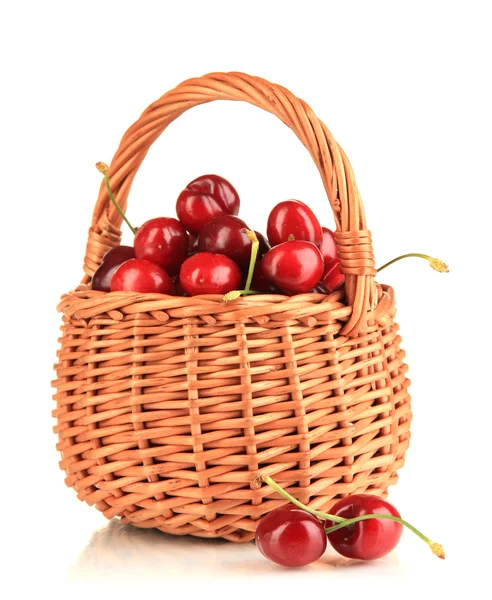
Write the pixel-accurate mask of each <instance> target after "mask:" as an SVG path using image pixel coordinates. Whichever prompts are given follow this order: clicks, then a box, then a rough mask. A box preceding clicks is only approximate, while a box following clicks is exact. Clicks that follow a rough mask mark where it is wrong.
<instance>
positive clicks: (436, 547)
mask: <svg viewBox="0 0 492 600" xmlns="http://www.w3.org/2000/svg"><path fill="white" fill-rule="evenodd" d="M263 481H264V482H265V483H267V484H268V485H269V486H270V487H271V488H272V489H274V490H275V491H276V492H278V493H279V494H280V495H281V496H282V497H284V498H285V499H286V500H289V501H290V502H292V503H293V504H295V505H296V506H298V507H299V508H302V509H304V510H305V511H307V512H308V513H310V514H312V515H314V516H316V517H318V518H319V519H322V520H324V521H333V522H334V523H336V525H333V526H332V527H327V528H326V529H325V532H326V533H327V534H328V533H332V532H333V531H337V529H342V528H343V527H348V526H349V525H353V524H354V523H358V522H359V521H366V520H367V519H389V520H391V521H396V522H397V523H400V524H401V525H403V526H404V527H407V528H408V529H410V531H413V533H415V534H416V535H417V536H418V537H419V538H420V539H421V540H423V541H424V542H425V543H426V544H427V545H428V546H429V547H430V549H431V550H432V552H433V553H434V554H435V555H436V556H438V557H439V558H444V549H443V547H442V546H441V544H436V543H435V542H433V541H432V540H431V539H429V538H428V537H427V536H426V535H424V534H423V533H422V532H421V531H419V530H418V529H417V528H415V527H414V526H413V525H411V524H410V523H408V522H407V521H404V520H403V519H401V518H399V517H395V516H393V515H384V514H370V515H361V516H359V517H354V518H353V519H343V518H342V517H338V516H337V515H331V514H330V513H324V512H321V511H319V510H315V509H313V508H309V506H306V505H305V504H303V503H302V502H300V501H299V500H297V499H296V498H294V497H293V496H291V495H290V494H289V493H288V492H287V491H285V490H284V489H283V488H282V487H280V486H279V485H278V483H276V482H275V481H274V480H273V479H272V478H271V477H270V476H268V475H267V476H265V477H262V476H258V477H255V479H254V480H253V487H255V488H258V487H260V485H261V482H263Z"/></svg>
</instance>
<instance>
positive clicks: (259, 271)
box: [251, 259, 281, 294]
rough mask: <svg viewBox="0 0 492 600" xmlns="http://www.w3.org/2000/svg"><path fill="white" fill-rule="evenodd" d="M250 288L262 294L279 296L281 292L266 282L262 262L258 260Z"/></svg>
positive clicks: (269, 282)
mask: <svg viewBox="0 0 492 600" xmlns="http://www.w3.org/2000/svg"><path fill="white" fill-rule="evenodd" d="M251 287H252V288H253V289H254V290H255V291H257V292H262V293H264V294H280V293H281V292H280V291H279V290H278V289H277V288H276V287H275V286H274V285H273V283H271V281H270V280H268V279H267V278H266V276H265V273H264V271H263V260H262V259H260V260H259V261H257V263H256V265H255V270H254V272H253V279H252V281H251Z"/></svg>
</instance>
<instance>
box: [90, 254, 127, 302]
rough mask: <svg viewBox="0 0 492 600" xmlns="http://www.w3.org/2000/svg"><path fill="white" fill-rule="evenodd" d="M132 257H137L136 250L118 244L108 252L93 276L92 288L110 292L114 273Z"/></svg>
mask: <svg viewBox="0 0 492 600" xmlns="http://www.w3.org/2000/svg"><path fill="white" fill-rule="evenodd" d="M130 258H135V251H134V249H133V248H132V247H131V246H117V247H116V248H111V250H109V251H108V252H106V254H105V255H104V257H103V260H102V263H101V265H100V267H99V268H98V269H97V271H96V272H95V273H94V275H93V276H92V284H91V287H92V289H93V290H99V291H101V292H109V291H110V289H111V278H112V277H113V273H114V272H115V271H116V269H117V268H118V267H119V266H120V265H122V264H123V263H124V262H126V261H127V260H129V259H130Z"/></svg>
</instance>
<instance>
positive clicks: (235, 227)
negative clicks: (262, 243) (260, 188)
mask: <svg viewBox="0 0 492 600" xmlns="http://www.w3.org/2000/svg"><path fill="white" fill-rule="evenodd" d="M247 228H248V226H247V225H246V223H245V222H244V221H243V220H242V219H240V218H239V217H236V216H234V215H220V216H218V217H215V218H214V219H212V220H211V221H209V222H208V223H207V224H206V225H205V226H204V227H203V229H202V230H201V231H200V234H199V235H198V249H199V251H200V252H214V253H218V254H224V255H225V256H228V257H229V258H232V260H233V261H234V262H235V263H236V264H237V265H238V266H239V267H240V268H241V269H247V268H248V265H249V261H250V257H251V240H250V239H249V237H248V236H247V235H246V233H245V230H246V229H247Z"/></svg>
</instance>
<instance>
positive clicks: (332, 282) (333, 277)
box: [321, 260, 345, 293]
mask: <svg viewBox="0 0 492 600" xmlns="http://www.w3.org/2000/svg"><path fill="white" fill-rule="evenodd" d="M344 281H345V275H344V274H343V273H341V272H340V261H339V260H334V261H332V262H331V263H330V264H329V265H327V266H326V267H325V272H324V273H323V277H322V278H321V283H322V284H323V286H324V287H325V288H326V290H327V292H328V293H331V292H334V291H335V290H337V289H338V288H339V287H340V286H341V285H342V283H343V282H344Z"/></svg>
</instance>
